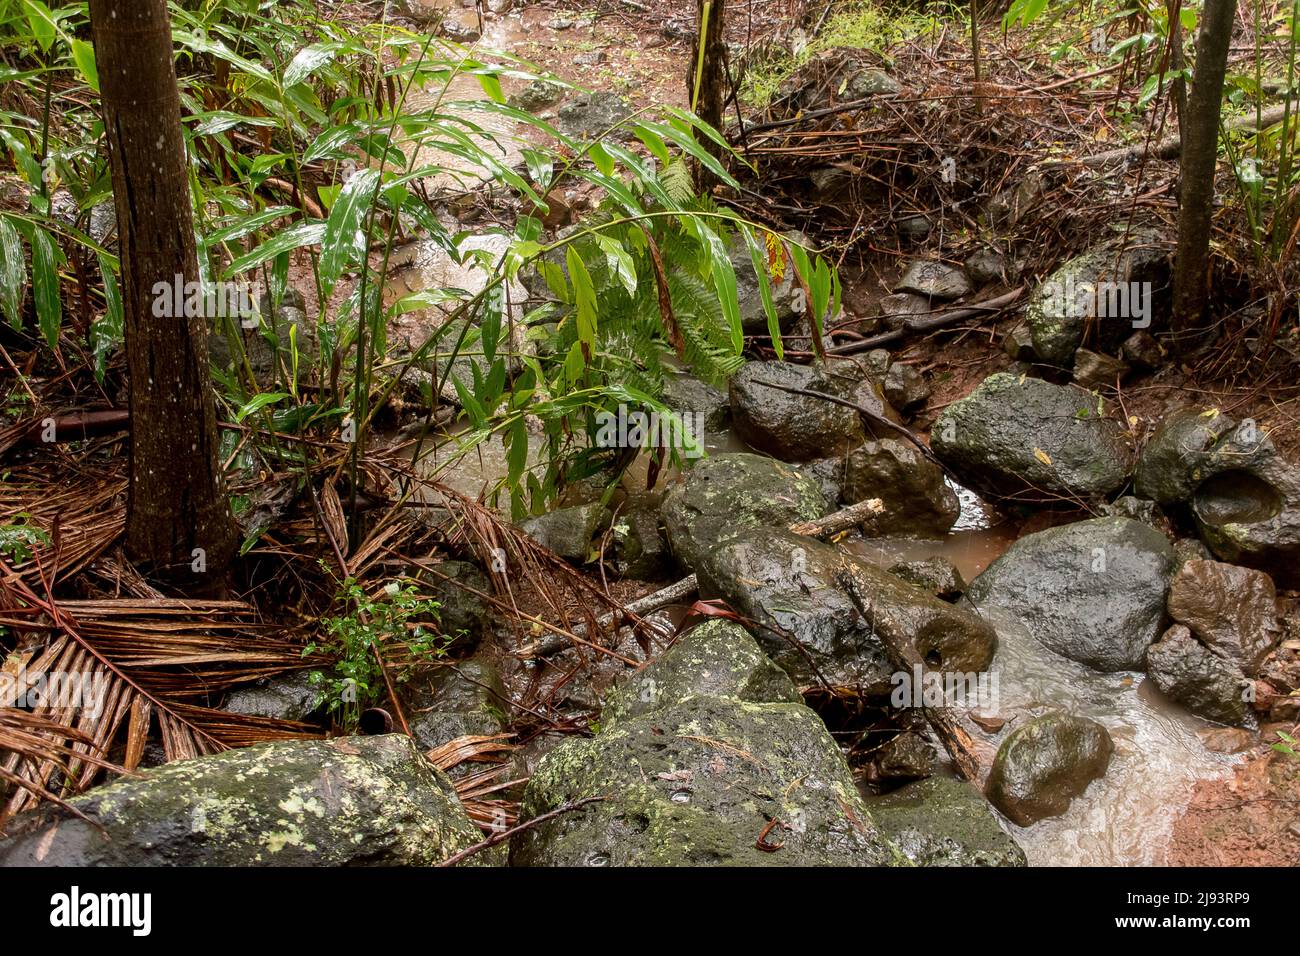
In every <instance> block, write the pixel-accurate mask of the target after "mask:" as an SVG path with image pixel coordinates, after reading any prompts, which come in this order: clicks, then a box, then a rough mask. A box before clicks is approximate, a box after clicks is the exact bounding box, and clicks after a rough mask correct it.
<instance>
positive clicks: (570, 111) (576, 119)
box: [555, 91, 635, 140]
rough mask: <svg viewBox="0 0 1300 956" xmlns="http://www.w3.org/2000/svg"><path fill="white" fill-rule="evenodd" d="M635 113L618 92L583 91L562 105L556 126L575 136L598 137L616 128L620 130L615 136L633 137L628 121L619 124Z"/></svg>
mask: <svg viewBox="0 0 1300 956" xmlns="http://www.w3.org/2000/svg"><path fill="white" fill-rule="evenodd" d="M634 112H635V110H634V109H633V107H632V106H631V104H629V103H628V102H627V100H625V99H623V98H622V97H621V96H618V95H616V94H614V93H609V92H601V91H597V92H594V93H581V94H579V95H577V96H575V97H574V98H573V99H571V100H569V102H567V103H565V104H564V105H563V106H561V107H560V108H559V110H558V111H557V112H556V114H555V125H556V127H557V128H558V129H559V130H560V132H561V133H563V134H564V135H565V136H569V137H572V138H573V139H580V140H586V139H598V138H600V137H601V136H604V135H606V134H607V133H608V131H609V130H611V129H615V127H618V129H616V130H615V132H614V135H615V136H617V137H618V138H620V139H627V138H630V137H631V135H632V133H631V131H630V130H629V129H628V128H627V125H626V124H624V125H622V126H620V125H619V124H623V123H624V120H626V119H627V118H628V117H629V116H631V115H632V114H633V113H634Z"/></svg>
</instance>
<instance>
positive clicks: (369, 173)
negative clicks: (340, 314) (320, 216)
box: [320, 169, 379, 299]
mask: <svg viewBox="0 0 1300 956" xmlns="http://www.w3.org/2000/svg"><path fill="white" fill-rule="evenodd" d="M378 186H379V170H377V169H363V170H360V171H359V172H357V173H356V174H355V175H354V176H353V177H352V178H351V179H349V180H348V181H347V182H346V183H345V184H344V186H343V189H342V190H340V192H339V195H338V198H337V199H335V200H334V205H333V206H332V207H331V209H330V215H329V219H328V220H326V222H325V235H324V237H323V238H322V239H321V257H320V281H321V293H322V297H323V298H325V299H328V298H329V296H330V293H331V292H333V291H334V284H335V283H336V282H338V280H339V276H341V275H342V274H343V270H344V269H346V268H347V267H348V266H349V265H352V264H355V263H359V262H360V261H361V257H362V256H364V255H365V250H366V237H365V236H364V235H363V234H362V232H361V220H362V217H364V216H365V214H366V211H367V210H368V209H369V208H370V205H371V203H372V202H374V198H375V190H376V189H377V187H378Z"/></svg>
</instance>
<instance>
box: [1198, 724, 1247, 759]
mask: <svg viewBox="0 0 1300 956" xmlns="http://www.w3.org/2000/svg"><path fill="white" fill-rule="evenodd" d="M1196 734H1197V736H1198V737H1200V738H1201V743H1203V744H1205V749H1206V750H1208V751H1210V753H1215V754H1239V753H1241V752H1242V751H1243V750H1249V749H1250V748H1251V747H1253V746H1255V743H1256V737H1255V735H1254V734H1253V733H1251V732H1250V731H1249V730H1244V729H1243V728H1241V727H1205V728H1202V729H1201V730H1198V731H1197V732H1196Z"/></svg>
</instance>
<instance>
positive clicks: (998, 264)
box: [964, 249, 1007, 286]
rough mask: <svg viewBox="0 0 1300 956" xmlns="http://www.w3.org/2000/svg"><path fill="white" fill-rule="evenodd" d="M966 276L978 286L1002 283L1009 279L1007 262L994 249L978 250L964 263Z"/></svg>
mask: <svg viewBox="0 0 1300 956" xmlns="http://www.w3.org/2000/svg"><path fill="white" fill-rule="evenodd" d="M964 265H965V266H966V274H967V275H968V276H970V278H971V281H972V282H974V283H975V285H977V286H981V285H990V284H992V283H994V282H1002V281H1004V280H1005V279H1006V277H1007V261H1006V259H1005V258H1004V257H1003V255H1002V254H1001V253H1000V252H997V251H995V250H993V249H978V250H976V251H975V252H973V253H971V254H970V255H969V256H968V257H967V259H966V262H965V263H964Z"/></svg>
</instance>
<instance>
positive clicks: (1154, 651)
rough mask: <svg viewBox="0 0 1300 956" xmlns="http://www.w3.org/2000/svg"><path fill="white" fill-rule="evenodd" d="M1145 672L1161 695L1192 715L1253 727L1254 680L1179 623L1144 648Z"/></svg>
mask: <svg viewBox="0 0 1300 956" xmlns="http://www.w3.org/2000/svg"><path fill="white" fill-rule="evenodd" d="M1147 673H1148V674H1150V675H1151V680H1152V681H1154V682H1155V685H1156V686H1157V687H1158V688H1160V692H1161V693H1162V694H1164V695H1165V696H1166V697H1168V698H1170V699H1171V700H1175V701H1177V702H1178V703H1180V704H1182V705H1183V706H1184V707H1186V708H1187V709H1188V710H1190V711H1191V712H1192V713H1194V714H1197V715H1199V716H1201V717H1205V718H1207V719H1209V720H1216V721H1218V722H1219V723H1224V724H1231V725H1233V726H1237V727H1253V726H1255V716H1254V713H1253V712H1252V710H1251V707H1250V702H1249V699H1248V697H1249V692H1250V690H1251V688H1252V687H1253V683H1252V682H1251V681H1250V680H1249V679H1248V678H1247V677H1246V675H1245V674H1244V673H1243V672H1242V670H1241V668H1240V667H1238V666H1237V664H1236V663H1235V662H1233V661H1230V660H1225V659H1224V658H1222V657H1219V656H1218V655H1217V654H1215V653H1213V652H1212V651H1211V650H1210V649H1209V648H1207V647H1206V646H1205V645H1204V644H1202V643H1201V642H1200V641H1198V640H1197V639H1196V638H1195V637H1193V636H1192V632H1191V630H1190V629H1189V628H1187V627H1185V626H1184V625H1182V624H1175V625H1174V626H1173V627H1171V628H1170V629H1169V630H1168V631H1166V632H1165V633H1164V635H1163V636H1162V637H1161V638H1160V640H1159V641H1157V642H1156V643H1154V644H1152V645H1151V647H1150V649H1148V650H1147Z"/></svg>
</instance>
